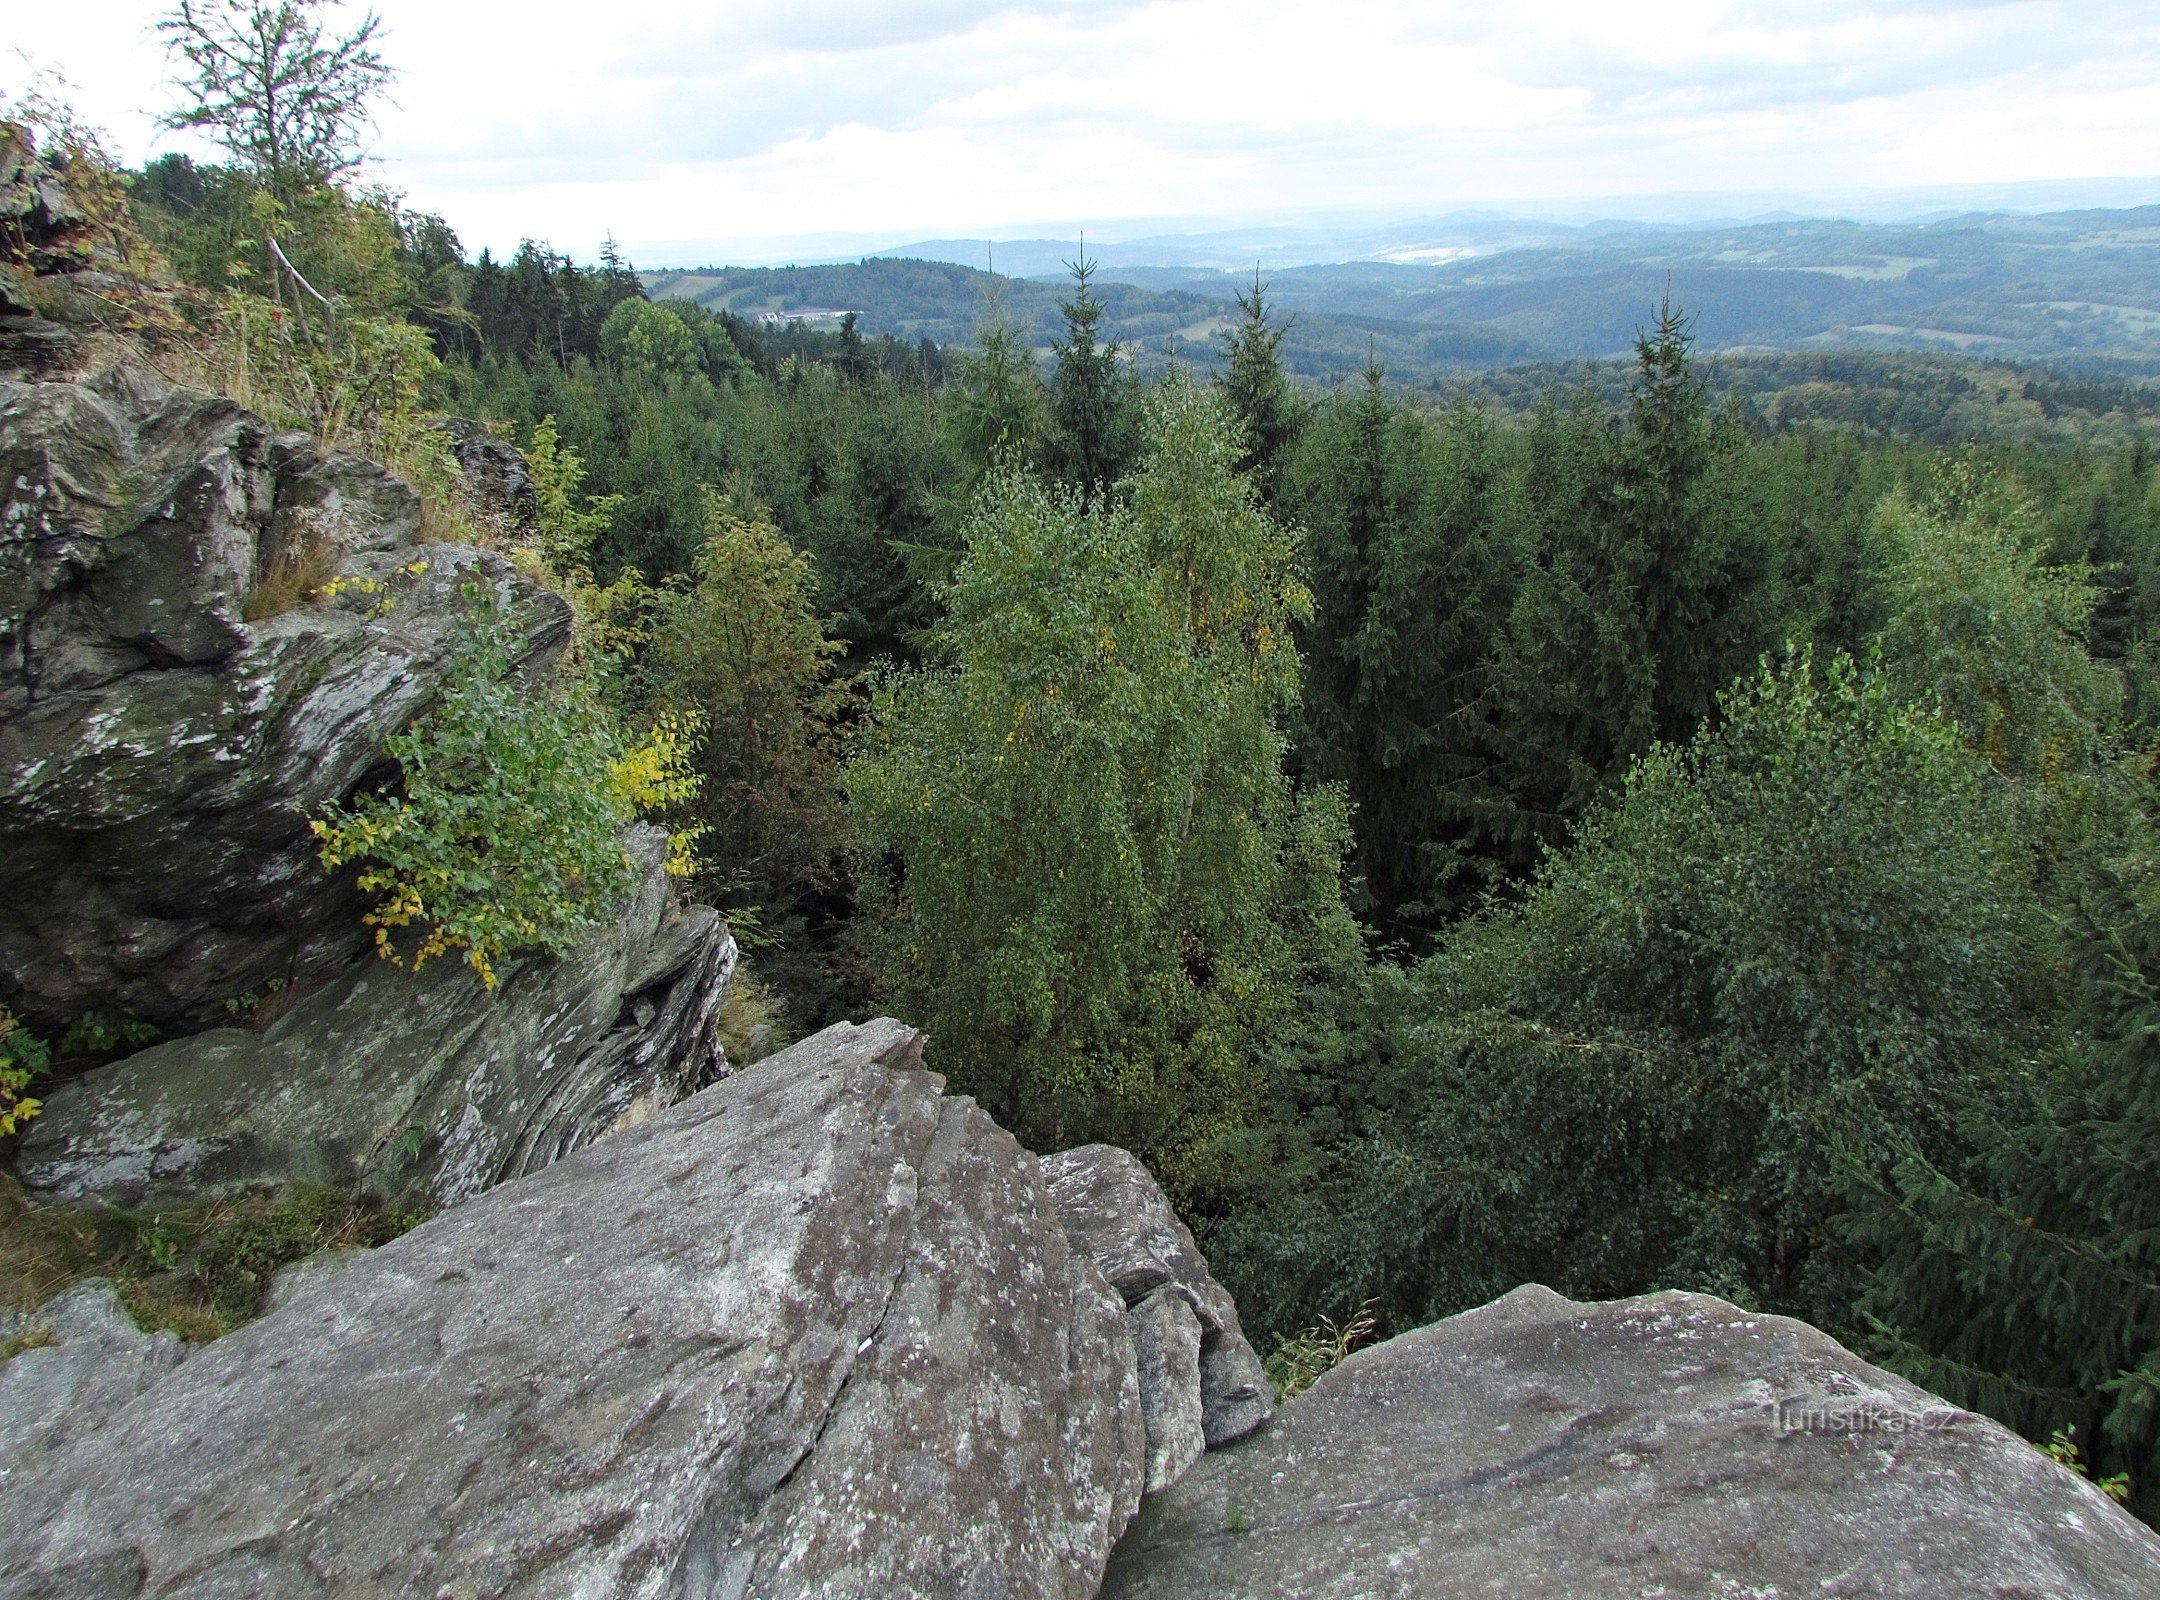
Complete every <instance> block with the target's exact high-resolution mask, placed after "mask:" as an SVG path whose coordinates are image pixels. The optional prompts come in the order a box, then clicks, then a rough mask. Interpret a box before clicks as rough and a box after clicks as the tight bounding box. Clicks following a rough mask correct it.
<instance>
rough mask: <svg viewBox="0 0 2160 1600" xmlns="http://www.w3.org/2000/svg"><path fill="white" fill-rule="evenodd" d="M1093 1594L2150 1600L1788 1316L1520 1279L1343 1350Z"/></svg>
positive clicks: (2147, 1555)
mask: <svg viewBox="0 0 2160 1600" xmlns="http://www.w3.org/2000/svg"><path fill="white" fill-rule="evenodd" d="M1103 1594H1104V1595H1105V1596H1106V1597H1116V1600H1172V1597H1174V1600H1216V1597H1222V1600H1229V1597H1237V1600H1261V1597H1282V1600H1289V1597H1296V1600H1336V1597H1341V1600H1350V1597H1352V1596H1356V1597H1358V1600H1367V1597H1372V1600H1378V1597H1383V1596H1384V1597H1388V1600H1442V1597H1445V1600H1454V1597H1458V1596H1462V1597H1468V1596H1503V1595H1504V1596H1508V1597H1510V1600H1561V1597H1565V1600H1623V1597H1626V1600H1634V1597H1638V1596H1652V1595H1656V1596H1670V1597H1679V1596H1705V1597H1708V1596H1717V1597H1720V1600H1737V1597H1742V1596H1747V1597H1753V1600H1800V1597H1801V1596H1808V1597H1815V1596H1830V1595H1850V1596H1868V1597H1871V1600H1978V1597H1983V1596H1992V1597H1998V1600H2011V1597H2039V1596H2047V1597H2049V1600H2102V1597H2105V1600H2149V1597H2151V1596H2153V1595H2160V1538H2156V1537H2155V1536H2154V1534H2153V1533H2152V1532H2151V1531H2150V1530H2149V1529H2147V1528H2145V1527H2144V1526H2142V1525H2141V1524H2139V1523H2137V1522H2136V1521H2134V1520H2133V1519H2132V1518H2131V1517H2129V1516H2128V1515H2127V1514H2126V1513H2124V1512H2123V1511H2121V1510H2120V1509H2119V1508H2117V1507H2116V1506H2115V1505H2114V1504H2113V1503H2112V1502H2110V1501H2109V1500H2108V1499H2107V1498H2106V1496H2104V1495H2102V1494H2101V1493H2100V1492H2099V1491H2098V1490H2097V1489H2095V1488H2093V1487H2092V1486H2091V1485H2090V1484H2088V1483H2086V1482H2085V1481H2084V1480H2083V1479H2081V1478H2078V1477H2076V1476H2074V1475H2073V1474H2071V1473H2069V1472H2067V1471H2065V1470H2064V1469H2063V1468H2061V1467H2058V1466H2056V1465H2055V1464H2054V1463H2053V1462H2051V1461H2049V1460H2047V1458H2046V1457H2044V1456H2042V1455H2041V1454H2040V1453H2039V1452H2038V1451H2037V1450H2034V1449H2033V1448H2032V1447H2031V1446H2030V1445H2028V1444H2026V1443H2025V1442H2024V1441H2022V1440H2020V1439H2018V1438H2017V1437H2015V1436H2014V1435H2012V1434H2011V1433H2009V1432H2007V1431H2006V1430H2005V1429H2003V1428H2001V1427H1999V1426H1997V1425H1996V1424H1995V1423H1993V1422H1989V1421H1987V1420H1985V1419H1984V1418H1981V1417H1976V1416H1973V1415H1972V1414H1970V1413H1968V1412H1963V1411H1958V1410H1955V1409H1953V1408H1952V1407H1950V1406H1948V1405H1946V1404H1944V1403H1943V1402H1941V1401H1939V1400H1937V1399H1935V1397H1933V1396H1932V1395H1929V1394H1927V1393H1925V1392H1924V1391H1922V1390H1920V1389H1917V1388H1915V1387H1913V1386H1912V1385H1911V1384H1909V1383H1906V1382H1904V1381H1902V1380H1901V1379H1898V1378H1895V1377H1893V1376H1891V1375H1890V1374H1888V1373H1886V1372H1882V1371H1880V1370H1878V1369H1877V1368H1874V1367H1871V1366H1869V1365H1867V1364H1866V1363H1865V1362H1863V1361H1861V1360H1859V1359H1858V1358H1857V1357H1855V1356H1854V1355H1852V1354H1851V1353H1850V1352H1849V1351H1847V1350H1845V1349H1844V1348H1843V1347H1842V1346H1840V1345H1838V1344H1837V1343H1836V1342H1835V1341H1833V1340H1831V1339H1830V1338H1828V1337H1827V1336H1826V1335H1824V1334H1821V1333H1819V1332H1817V1331H1816V1330H1814V1329H1813V1328H1810V1327H1808V1326H1807V1325H1806V1324H1804V1323H1798V1322H1792V1321H1788V1320H1787V1319H1785V1318H1782V1317H1770V1316H1758V1315H1750V1314H1748V1313H1744V1312H1742V1311H1739V1310H1738V1309H1736V1308H1735V1307H1733V1306H1731V1305H1728V1304H1727V1303H1725V1302H1724V1301H1722V1300H1715V1299H1711V1298H1709V1297H1707V1296H1702V1295H1689V1294H1672V1293H1668V1294H1654V1295H1645V1296H1643V1297H1641V1298H1639V1299H1634V1300H1621V1301H1614V1302H1612V1303H1610V1304H1604V1305H1583V1304H1578V1303H1576V1302H1574V1301H1570V1300H1564V1299H1562V1298H1561V1297H1560V1296H1558V1295H1556V1294H1554V1293H1552V1292H1551V1291H1550V1290H1547V1289H1541V1288H1536V1287H1530V1288H1523V1289H1518V1290H1516V1291H1515V1292H1514V1293H1513V1294H1510V1295H1508V1296H1506V1297H1505V1298H1503V1299H1501V1300H1498V1301H1495V1302H1494V1303H1493V1304H1491V1305H1489V1306H1486V1307H1484V1308H1482V1309H1481V1310H1477V1311H1472V1312H1468V1313H1466V1314H1464V1315H1462V1316H1459V1317H1454V1318H1450V1319H1449V1320H1447V1321H1445V1322H1440V1323H1436V1324H1434V1325H1433V1326H1431V1327H1429V1328H1423V1329H1420V1330H1418V1331H1417V1332H1415V1333H1409V1334H1404V1335H1403V1336H1402V1337H1400V1338H1397V1339H1392V1340H1390V1341H1388V1342H1387V1343H1385V1344H1382V1345H1376V1346H1374V1347H1372V1348H1371V1349H1368V1350H1364V1351H1361V1352H1359V1353H1358V1354H1356V1355H1354V1356H1352V1357H1351V1358H1350V1359H1349V1360H1348V1361H1347V1362H1345V1363H1344V1364H1343V1365H1342V1366H1341V1367H1339V1368H1337V1369H1336V1370H1335V1371H1333V1372H1331V1373H1329V1374H1327V1375H1326V1376H1325V1377H1323V1378H1322V1379H1321V1380H1320V1381H1319V1382H1318V1383H1317V1384H1315V1385H1314V1386H1313V1388H1312V1390H1311V1391H1310V1392H1309V1393H1308V1394H1306V1395H1305V1396H1303V1397H1301V1398H1300V1399H1298V1400H1295V1401H1293V1402H1292V1403H1291V1404H1289V1405H1288V1406H1286V1407H1284V1408H1283V1412H1282V1415H1281V1416H1279V1417H1278V1418H1277V1419H1276V1420H1275V1423H1274V1425H1273V1426H1272V1427H1271V1428H1270V1429H1269V1431H1268V1432H1267V1433H1266V1434H1264V1435H1262V1436H1261V1437H1260V1438H1258V1439H1255V1440H1253V1441H1252V1442H1250V1443H1248V1444H1247V1445H1245V1446H1244V1447H1242V1448H1240V1449H1238V1450H1233V1451H1226V1452H1224V1453H1222V1454H1219V1455H1210V1456H1208V1457H1206V1458H1205V1459H1204V1460H1202V1461H1201V1462H1200V1463H1199V1464H1198V1465H1197V1466H1195V1467H1194V1468H1193V1469H1192V1471H1190V1472H1189V1473H1187V1474H1186V1476H1185V1478H1184V1480H1183V1481H1182V1482H1180V1483H1179V1484H1178V1485H1177V1486H1176V1487H1175V1488H1173V1489H1171V1490H1170V1491H1169V1492H1168V1493H1166V1494H1164V1495H1161V1496H1159V1497H1157V1498H1155V1499H1152V1500H1151V1501H1150V1502H1149V1503H1148V1506H1147V1508H1146V1509H1145V1510H1143V1512H1142V1513H1141V1516H1140V1518H1139V1520H1138V1521H1137V1522H1136V1523H1135V1524H1134V1526H1133V1528H1132V1529H1131V1530H1130V1531H1129V1532H1128V1534H1127V1535H1126V1537H1125V1539H1124V1540H1123V1542H1122V1543H1121V1544H1120V1545H1119V1547H1118V1550H1117V1553H1116V1555H1115V1557H1114V1558H1113V1560H1112V1563H1111V1568H1110V1572H1109V1575H1108V1578H1107V1579H1106V1581H1105V1584H1104V1587H1103Z"/></svg>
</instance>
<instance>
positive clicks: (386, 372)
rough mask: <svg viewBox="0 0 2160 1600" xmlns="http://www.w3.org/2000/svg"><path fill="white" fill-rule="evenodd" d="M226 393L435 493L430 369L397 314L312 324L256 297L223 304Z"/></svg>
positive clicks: (442, 482) (437, 450)
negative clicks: (428, 391) (426, 399)
mask: <svg viewBox="0 0 2160 1600" xmlns="http://www.w3.org/2000/svg"><path fill="white" fill-rule="evenodd" d="M224 330H225V340H226V349H227V352H228V355H229V360H230V367H229V370H228V371H227V372H226V373H225V374H224V375H223V377H224V383H223V387H224V388H225V390H226V392H227V393H229V394H231V395H232V397H233V398H234V399H236V400H238V401H239V402H240V403H241V404H243V405H246V406H250V407H252V408H254V409H256V410H259V411H262V412H265V413H266V414H268V415H269V416H271V417H273V418H276V419H278V420H280V421H283V422H287V423H289V424H292V425H294V426H297V427H301V428H305V429H306V430H308V431H309V432H311V433H313V434H315V435H316V436H317V437H318V438H319V439H321V441H322V442H323V444H324V445H325V446H326V447H341V448H344V449H348V450H356V451H359V452H362V453H364V454H367V455H369V456H372V457H374V458H375V459H376V460H378V461H381V462H383V463H385V464H387V465H389V466H391V467H393V468H397V469H402V470H403V471H404V472H405V473H406V474H407V475H408V476H411V477H415V478H417V479H419V480H420V483H421V485H422V487H424V488H428V489H433V490H438V491H439V490H441V489H443V488H445V487H446V486H447V484H448V482H449V481H450V476H451V472H452V469H451V468H450V466H449V464H448V462H447V459H446V458H445V456H444V454H443V450H442V446H441V443H440V441H439V440H438V439H437V437H436V436H435V435H434V433H433V432H432V431H430V430H429V428H428V426H427V424H428V421H429V419H430V414H429V412H428V410H427V409H426V407H425V405H424V403H423V395H424V391H425V389H426V387H427V384H428V381H429V379H430V377H431V376H432V375H433V373H434V372H435V369H436V360H435V354H434V351H433V350H432V349H431V348H430V346H429V344H428V338H427V335H426V334H425V333H423V332H422V331H421V330H420V329H418V328H416V327H414V326H413V325H412V324H411V323H409V322H406V321H404V320H402V319H401V318H385V317H372V316H362V315H348V316H345V317H342V318H339V319H337V320H336V321H335V322H333V323H331V324H328V325H327V326H325V327H323V328H320V329H314V328H311V327H310V326H309V325H308V324H306V323H304V322H302V321H301V320H300V319H299V318H298V317H296V316H294V315H293V314H291V313H290V312H288V311H286V310H283V309H281V308H280V307H278V306H276V305H274V304H273V303H271V302H270V301H268V300H264V299H262V298H260V297H259V296H256V295H251V294H242V293H239V292H238V291H235V292H233V293H231V294H230V295H228V296H227V297H226V300H225V304H224Z"/></svg>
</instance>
